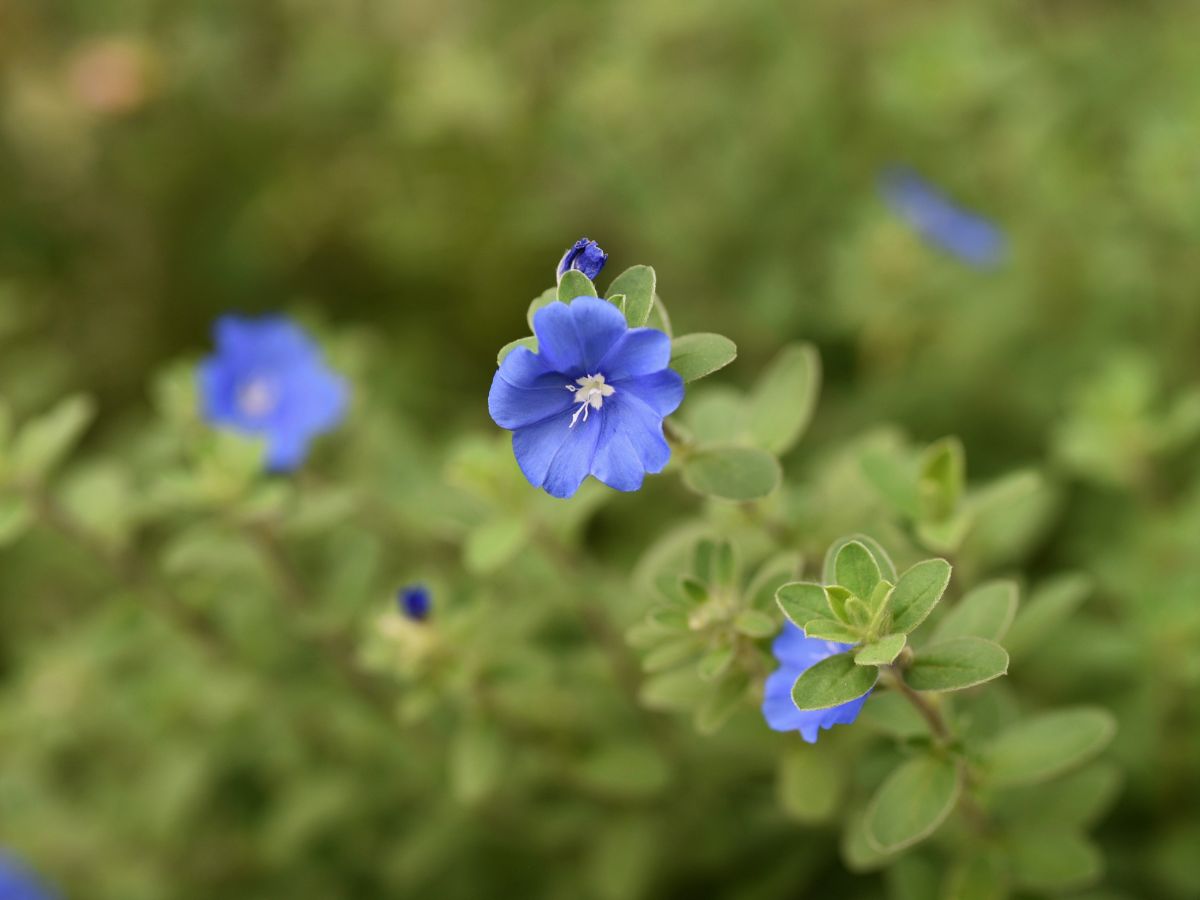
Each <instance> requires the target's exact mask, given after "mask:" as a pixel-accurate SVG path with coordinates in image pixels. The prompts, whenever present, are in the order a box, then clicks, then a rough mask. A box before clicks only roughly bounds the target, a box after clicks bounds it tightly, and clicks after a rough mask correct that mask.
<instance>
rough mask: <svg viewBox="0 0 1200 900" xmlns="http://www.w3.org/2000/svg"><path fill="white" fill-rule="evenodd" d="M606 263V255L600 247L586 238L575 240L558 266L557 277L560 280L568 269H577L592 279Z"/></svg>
mask: <svg viewBox="0 0 1200 900" xmlns="http://www.w3.org/2000/svg"><path fill="white" fill-rule="evenodd" d="M606 262H608V254H607V253H605V252H604V251H603V250H601V249H600V245H599V244H597V243H596V242H595V241H591V240H588V239H587V238H580V239H579V240H577V241H576V242H575V244H574V246H572V247H571V248H570V249H569V250H568V251H567V252H566V253H564V254H563V258H562V262H560V263H559V264H558V277H559V278H562V277H563V275H564V274H566V272H567V270H568V269H578V270H579V271H580V272H582V273H583V274H584V275H586V276H587V277H588V278H590V279H594V278H595V277H596V276H597V275H599V274H600V270H601V269H603V268H604V264H605V263H606Z"/></svg>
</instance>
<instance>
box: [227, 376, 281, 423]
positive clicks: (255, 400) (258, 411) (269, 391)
mask: <svg viewBox="0 0 1200 900" xmlns="http://www.w3.org/2000/svg"><path fill="white" fill-rule="evenodd" d="M278 404H279V391H278V390H276V387H275V384H274V382H273V381H272V380H271V379H270V378H266V377H264V376H262V375H258V376H255V377H254V378H251V379H249V380H248V381H244V382H242V384H240V385H238V389H237V406H238V409H239V410H241V412H242V415H244V416H248V417H249V418H251V419H261V418H262V417H263V416H266V415H269V414H270V413H271V412H272V411H274V409H275V407H276V406H277V405H278Z"/></svg>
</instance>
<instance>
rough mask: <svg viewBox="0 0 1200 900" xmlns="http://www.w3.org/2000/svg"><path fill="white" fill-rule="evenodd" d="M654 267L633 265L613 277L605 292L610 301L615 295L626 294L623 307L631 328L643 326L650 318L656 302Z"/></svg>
mask: <svg viewBox="0 0 1200 900" xmlns="http://www.w3.org/2000/svg"><path fill="white" fill-rule="evenodd" d="M654 286H655V275H654V269H652V268H650V266H632V267H630V268H628V269H626V270H625V271H624V272H622V273H621V274H620V275H618V276H617V277H616V278H614V279H613V282H612V284H610V285H609V286H608V292H607V293H606V294H605V297H607V298H608V299H609V300H610V301H611V300H613V298H614V297H615V295H617V294H624V295H625V303H624V305H623V307H622V309H623V312H624V313H625V321H626V322H628V323H629V327H630V328H641V327H642V326H643V325H645V324H646V321H647V319H649V318H650V308H651V307H652V306H653V304H654Z"/></svg>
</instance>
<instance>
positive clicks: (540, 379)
mask: <svg viewBox="0 0 1200 900" xmlns="http://www.w3.org/2000/svg"><path fill="white" fill-rule="evenodd" d="M514 357H515V359H514ZM510 360H511V362H510ZM566 378H567V376H565V375H563V374H561V373H559V372H550V371H548V370H547V369H546V365H545V363H544V362H543V361H542V360H541V359H540V358H539V357H538V356H536V355H535V354H534V353H532V352H531V351H530V350H528V349H526V348H525V347H518V348H517V349H516V350H514V351H512V352H511V353H509V354H508V356H506V357H505V358H504V362H502V363H501V364H500V368H499V369H498V370H497V371H496V374H495V376H494V377H493V378H492V389H491V391H490V392H489V393H488V413H490V414H491V417H492V419H493V421H495V423H496V424H497V425H499V426H500V427H501V428H508V429H510V430H512V429H515V428H522V427H524V426H526V425H532V424H534V423H535V422H540V421H542V420H543V419H546V418H548V417H550V416H554V415H558V414H560V413H561V414H563V415H564V416H565V419H564V420H563V421H564V423H565V424H567V425H569V424H570V422H571V416H570V409H571V407H572V406H573V405H574V398H575V395H574V394H573V393H572V392H571V391H568V390H567V389H566V388H567V381H566Z"/></svg>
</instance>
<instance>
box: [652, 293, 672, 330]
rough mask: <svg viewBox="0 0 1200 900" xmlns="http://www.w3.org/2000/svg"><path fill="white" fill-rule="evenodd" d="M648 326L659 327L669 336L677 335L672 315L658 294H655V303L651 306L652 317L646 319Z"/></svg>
mask: <svg viewBox="0 0 1200 900" xmlns="http://www.w3.org/2000/svg"><path fill="white" fill-rule="evenodd" d="M646 327H647V328H657V329H658V330H659V331H661V332H663V333H665V334H666V336H667V337H674V336H675V332H674V331H673V330H672V329H671V316H670V315H669V314H668V313H667V308H666V306H664V305H663V302H662V298H661V297H659V296H658V294H655V295H654V305H653V306H652V307H650V317H649V318H648V319H647V320H646Z"/></svg>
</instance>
